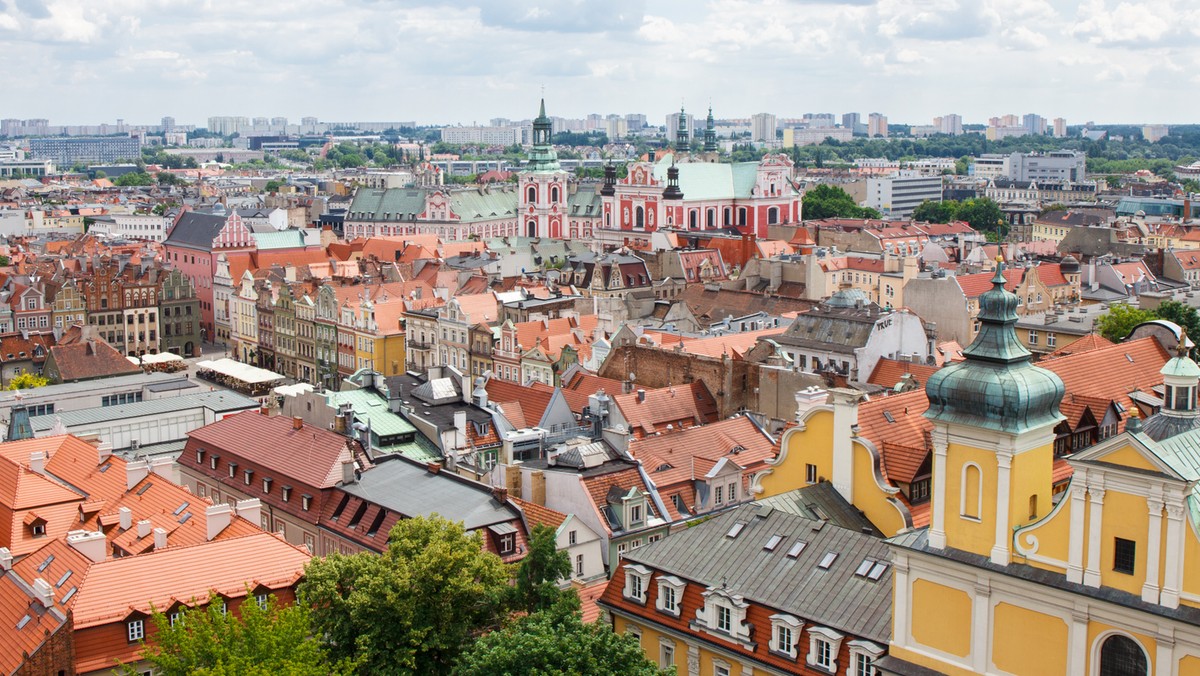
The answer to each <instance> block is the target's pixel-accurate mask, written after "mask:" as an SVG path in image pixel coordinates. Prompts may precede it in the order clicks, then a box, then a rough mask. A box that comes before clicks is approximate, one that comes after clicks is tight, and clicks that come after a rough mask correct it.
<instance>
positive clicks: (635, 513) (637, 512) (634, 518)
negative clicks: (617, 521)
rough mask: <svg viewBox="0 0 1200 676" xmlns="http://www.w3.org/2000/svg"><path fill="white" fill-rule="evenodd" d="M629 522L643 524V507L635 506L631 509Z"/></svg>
mask: <svg viewBox="0 0 1200 676" xmlns="http://www.w3.org/2000/svg"><path fill="white" fill-rule="evenodd" d="M629 522H630V523H632V524H638V523H641V522H642V506H641V505H634V506H632V507H630V508H629Z"/></svg>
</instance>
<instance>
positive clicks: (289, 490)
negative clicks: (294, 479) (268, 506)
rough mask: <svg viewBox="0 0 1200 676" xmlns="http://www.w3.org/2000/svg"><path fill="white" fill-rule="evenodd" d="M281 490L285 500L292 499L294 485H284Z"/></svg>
mask: <svg viewBox="0 0 1200 676" xmlns="http://www.w3.org/2000/svg"><path fill="white" fill-rule="evenodd" d="M280 490H281V491H282V493H283V501H284V502H287V501H288V500H289V499H291V497H292V487H291V486H284V487H283V488H282V489H280Z"/></svg>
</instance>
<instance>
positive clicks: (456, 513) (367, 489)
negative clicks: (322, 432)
mask: <svg viewBox="0 0 1200 676" xmlns="http://www.w3.org/2000/svg"><path fill="white" fill-rule="evenodd" d="M342 490H344V491H345V492H347V493H349V494H351V495H354V496H357V497H360V498H362V499H364V500H368V501H370V502H373V503H375V504H377V505H379V506H381V507H384V508H385V509H389V510H391V511H393V512H396V513H398V514H402V515H404V516H407V517H412V516H418V515H421V516H428V515H430V514H438V515H439V516H442V517H444V518H446V519H449V520H451V521H458V522H461V523H462V524H463V526H464V527H465V528H466V529H467V530H474V529H476V528H484V527H486V526H490V525H492V524H497V523H505V522H507V521H511V520H513V519H514V518H519V514H517V513H516V510H515V509H514V510H510V509H509V508H508V507H507V506H506V505H503V504H501V503H499V502H496V500H495V499H494V498H493V497H492V491H491V489H490V488H489V487H487V486H484V485H483V484H479V483H475V482H473V481H471V480H470V479H465V478H463V477H459V476H456V475H452V474H449V473H448V472H447V473H443V472H439V473H437V474H434V473H432V472H430V471H429V469H428V468H427V467H426V466H424V465H422V464H418V463H416V462H415V461H410V460H406V459H404V458H400V457H397V458H393V459H390V460H386V459H380V461H379V463H378V464H377V465H376V466H375V467H373V468H371V469H369V470H367V471H365V472H363V473H362V477H361V478H360V479H359V480H358V481H356V482H354V483H352V484H346V485H344V486H342Z"/></svg>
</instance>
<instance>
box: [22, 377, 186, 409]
mask: <svg viewBox="0 0 1200 676" xmlns="http://www.w3.org/2000/svg"><path fill="white" fill-rule="evenodd" d="M174 381H179V382H183V383H189V382H190V381H188V380H187V379H186V378H184V377H183V376H181V375H177V374H174V373H133V374H130V375H124V376H113V377H112V378H102V379H100V380H87V381H84V382H78V383H61V384H59V385H46V386H45V387H38V388H35V389H32V390H22V391H21V396H22V398H24V399H25V400H30V399H36V400H38V401H41V400H44V399H54V398H56V397H63V396H70V395H74V394H97V395H99V394H107V393H109V392H113V391H117V390H121V389H123V388H124V389H132V388H135V387H136V388H141V387H143V386H149V387H150V388H151V391H153V392H157V391H159V390H157V389H153V388H157V387H164V386H166V384H167V383H170V382H174ZM189 386H190V387H195V385H194V384H191V385H189ZM170 389H176V388H174V387H172V388H170ZM16 394H17V393H16V392H4V394H3V396H0V407H7V406H12V405H13V403H15V402H16Z"/></svg>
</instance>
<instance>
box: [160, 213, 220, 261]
mask: <svg viewBox="0 0 1200 676" xmlns="http://www.w3.org/2000/svg"><path fill="white" fill-rule="evenodd" d="M225 219H226V216H225V215H220V216H218V215H216V214H205V213H200V212H197V211H188V212H186V213H184V214H183V216H181V217H180V218H179V222H178V223H176V224H175V227H174V228H173V229H172V230H171V235H170V237H167V239H166V241H165V242H164V244H168V245H174V246H182V247H187V248H189V249H200V250H202V251H212V243H213V240H214V239H216V237H217V235H219V234H220V233H221V228H223V227H225Z"/></svg>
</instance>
